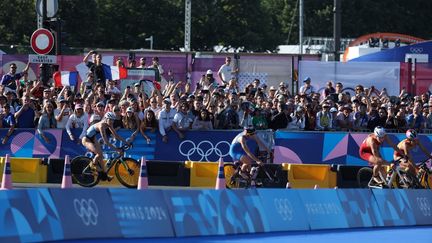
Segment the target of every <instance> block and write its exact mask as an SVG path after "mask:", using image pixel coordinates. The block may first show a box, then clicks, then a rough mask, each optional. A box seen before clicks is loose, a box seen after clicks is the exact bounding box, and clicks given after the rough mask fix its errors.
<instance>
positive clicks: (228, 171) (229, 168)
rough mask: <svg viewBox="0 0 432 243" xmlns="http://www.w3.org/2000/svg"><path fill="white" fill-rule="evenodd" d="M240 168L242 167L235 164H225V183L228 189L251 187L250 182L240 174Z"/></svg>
mask: <svg viewBox="0 0 432 243" xmlns="http://www.w3.org/2000/svg"><path fill="white" fill-rule="evenodd" d="M238 169H240V168H239V167H238V168H237V167H236V166H235V165H233V164H225V165H224V173H225V183H226V187H227V188H228V189H235V188H249V187H250V182H249V181H247V180H245V179H244V178H242V177H241V176H240V175H239V173H238Z"/></svg>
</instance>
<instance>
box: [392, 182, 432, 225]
mask: <svg viewBox="0 0 432 243" xmlns="http://www.w3.org/2000/svg"><path fill="white" fill-rule="evenodd" d="M399 193H400V194H401V197H402V198H406V199H408V201H409V203H410V205H411V207H410V209H411V210H412V213H413V214H414V217H415V220H416V225H431V224H432V193H431V191H430V190H400V191H399Z"/></svg>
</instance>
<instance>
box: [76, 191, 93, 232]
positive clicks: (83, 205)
mask: <svg viewBox="0 0 432 243" xmlns="http://www.w3.org/2000/svg"><path fill="white" fill-rule="evenodd" d="M73 203H74V208H75V213H76V214H77V215H78V217H80V218H81V220H82V222H83V224H84V225H85V226H90V224H91V225H97V218H98V216H99V209H98V207H97V205H96V203H95V201H94V200H93V199H91V198H90V199H83V198H82V199H81V200H80V199H77V198H75V199H74V201H73Z"/></svg>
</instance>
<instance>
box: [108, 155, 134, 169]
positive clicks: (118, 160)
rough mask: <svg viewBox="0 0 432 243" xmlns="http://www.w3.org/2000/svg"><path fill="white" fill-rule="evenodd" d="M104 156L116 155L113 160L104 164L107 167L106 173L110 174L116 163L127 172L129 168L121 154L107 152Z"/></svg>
mask: <svg viewBox="0 0 432 243" xmlns="http://www.w3.org/2000/svg"><path fill="white" fill-rule="evenodd" d="M105 154H116V155H115V156H114V158H109V159H108V160H107V162H106V164H107V166H108V168H107V173H109V172H110V170H111V169H112V168H113V167H114V165H115V164H116V163H121V164H122V165H123V166H124V167H125V168H126V170H127V171H129V169H130V168H129V166H128V165H127V164H126V163H124V161H123V153H118V152H117V151H107V152H105Z"/></svg>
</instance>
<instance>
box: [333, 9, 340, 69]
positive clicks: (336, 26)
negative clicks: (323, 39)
mask: <svg viewBox="0 0 432 243" xmlns="http://www.w3.org/2000/svg"><path fill="white" fill-rule="evenodd" d="M340 7H341V1H340V0H334V1H333V41H334V45H333V46H334V50H333V51H334V60H335V61H337V62H338V61H340V55H339V51H340V38H341V10H340Z"/></svg>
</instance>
